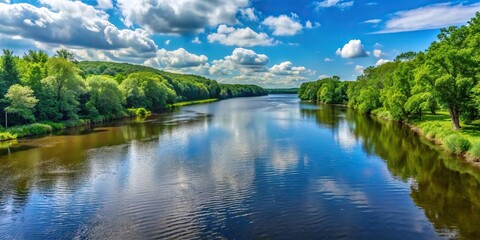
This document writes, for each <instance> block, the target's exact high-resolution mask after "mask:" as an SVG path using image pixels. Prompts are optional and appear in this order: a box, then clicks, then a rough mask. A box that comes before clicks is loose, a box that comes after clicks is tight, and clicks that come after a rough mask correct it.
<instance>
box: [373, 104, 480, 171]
mask: <svg viewBox="0 0 480 240" xmlns="http://www.w3.org/2000/svg"><path fill="white" fill-rule="evenodd" d="M372 115H374V116H377V117H380V118H383V119H388V120H391V121H395V120H394V119H393V118H392V117H390V116H389V115H388V114H385V112H384V111H381V110H377V111H373V112H372ZM402 123H404V124H406V125H407V126H408V127H409V128H410V129H411V130H412V131H414V132H416V133H418V134H419V135H420V136H421V137H424V138H425V139H427V140H429V141H430V142H432V143H434V144H436V145H440V146H441V147H442V148H443V149H444V150H445V151H447V152H449V153H451V154H454V155H457V156H460V157H462V158H463V159H464V160H465V161H466V162H469V163H471V164H473V165H475V166H477V167H480V121H479V120H477V121H474V122H472V123H470V124H465V123H463V124H462V128H461V129H459V130H456V131H454V130H453V127H452V120H451V118H450V115H449V114H448V112H443V111H440V112H437V114H435V115H433V114H424V115H422V118H420V119H412V120H408V121H404V122H402Z"/></svg>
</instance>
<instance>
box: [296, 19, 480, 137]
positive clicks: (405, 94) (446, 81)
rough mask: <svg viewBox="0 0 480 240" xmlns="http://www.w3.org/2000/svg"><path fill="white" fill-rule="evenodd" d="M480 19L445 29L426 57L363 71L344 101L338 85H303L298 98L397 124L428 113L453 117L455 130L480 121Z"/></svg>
mask: <svg viewBox="0 0 480 240" xmlns="http://www.w3.org/2000/svg"><path fill="white" fill-rule="evenodd" d="M479 39H480V13H477V15H476V17H474V18H473V19H472V20H471V21H470V22H469V24H468V25H465V26H461V27H449V28H446V29H442V30H441V32H440V34H439V35H438V41H436V42H433V43H432V44H431V45H430V47H429V48H428V50H427V51H426V52H418V53H416V52H406V53H402V54H400V55H398V56H397V57H396V58H395V61H394V62H389V63H385V64H382V65H380V66H376V67H369V68H367V69H365V71H364V74H363V75H361V76H359V77H358V78H357V81H355V82H352V83H349V84H347V90H346V93H347V94H346V95H347V96H346V98H343V97H344V91H343V89H341V87H342V85H339V86H340V90H339V87H338V85H336V84H338V82H337V81H335V80H334V79H324V80H319V81H316V82H309V83H303V84H302V86H301V87H300V90H299V97H300V98H301V99H303V100H310V101H316V102H322V103H339V102H341V101H339V100H336V99H335V98H340V99H343V101H345V102H348V106H349V107H352V108H354V109H357V110H359V111H361V112H366V113H372V112H375V113H381V114H382V115H383V116H390V117H391V118H393V119H396V120H399V121H410V120H413V119H421V118H422V116H424V114H425V112H430V113H431V114H436V113H437V111H438V110H447V111H448V112H449V115H450V118H451V123H452V125H453V129H454V130H458V129H460V127H461V126H460V121H461V120H462V121H463V123H465V124H469V123H471V122H473V121H475V120H476V119H479V118H480V114H479V113H480V83H479V81H478V79H479V78H480V74H478V73H479V72H480V41H479Z"/></svg>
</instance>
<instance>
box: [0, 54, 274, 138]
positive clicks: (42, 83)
mask: <svg viewBox="0 0 480 240" xmlns="http://www.w3.org/2000/svg"><path fill="white" fill-rule="evenodd" d="M266 94H268V92H267V90H265V89H263V88H261V87H258V86H255V85H229V84H220V83H217V82H216V81H214V80H210V79H207V78H204V77H200V76H195V75H183V74H175V73H169V72H165V71H161V70H158V69H154V68H150V67H146V66H138V65H132V64H126V63H111V62H77V61H76V60H75V59H74V55H73V54H72V53H69V52H68V51H67V50H64V49H63V50H59V51H57V53H56V54H55V55H54V56H52V57H51V56H48V55H47V54H46V53H45V52H43V51H34V50H30V51H28V52H27V53H25V54H24V55H23V57H19V56H15V55H14V53H13V52H12V51H10V50H3V55H2V56H1V58H0V96H1V97H0V114H1V116H5V122H4V124H2V125H3V128H6V127H10V128H8V129H6V130H5V129H3V131H2V132H4V134H0V135H1V136H0V138H1V139H10V138H15V135H17V136H25V135H33V134H35V133H41V132H48V131H51V130H52V128H62V127H65V126H74V125H80V124H85V123H86V122H91V121H94V122H98V121H103V120H110V119H117V118H123V117H127V116H129V115H133V114H135V113H136V112H137V113H145V112H148V111H160V110H163V109H165V108H167V107H168V106H171V105H173V104H175V103H179V102H186V101H196V100H202V99H225V98H233V97H247V96H259V95H266ZM138 110H142V111H139V112H138ZM32 123H35V124H32ZM40 123H41V124H40ZM27 124H30V125H27Z"/></svg>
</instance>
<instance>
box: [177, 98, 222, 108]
mask: <svg viewBox="0 0 480 240" xmlns="http://www.w3.org/2000/svg"><path fill="white" fill-rule="evenodd" d="M216 101H218V98H209V99H204V100H195V101H187V102H178V103H174V104H171V105H168V107H170V108H172V107H183V106H188V105H195V104H202V103H211V102H216Z"/></svg>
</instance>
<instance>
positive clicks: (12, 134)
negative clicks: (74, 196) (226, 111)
mask: <svg viewBox="0 0 480 240" xmlns="http://www.w3.org/2000/svg"><path fill="white" fill-rule="evenodd" d="M247 97H258V96H247ZM226 99H231V98H226ZM226 99H220V98H209V99H202V100H193V101H185V102H177V103H174V104H170V105H167V107H166V108H165V109H162V111H160V112H157V113H164V112H167V111H172V110H174V109H175V108H179V107H184V106H189V105H199V104H207V103H213V102H218V101H222V100H226ZM133 112H135V110H133ZM133 112H132V109H126V116H124V117H116V118H111V119H102V120H94V119H79V120H77V121H65V122H36V123H31V124H25V125H18V126H14V127H10V128H7V129H3V131H2V132H0V147H1V146H2V145H8V143H9V142H13V141H17V140H20V139H26V138H31V137H39V136H42V135H44V136H48V135H51V134H53V133H54V132H59V131H62V130H65V129H73V128H77V127H86V126H90V127H91V126H95V125H96V124H105V123H108V122H114V121H121V120H125V119H131V118H136V117H139V116H137V115H135V114H134V113H133ZM20 129H26V130H24V131H22V132H20V131H19V130H20ZM9 130H10V131H9ZM12 130H13V131H12ZM16 132H17V133H16ZM12 144H14V143H12Z"/></svg>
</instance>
